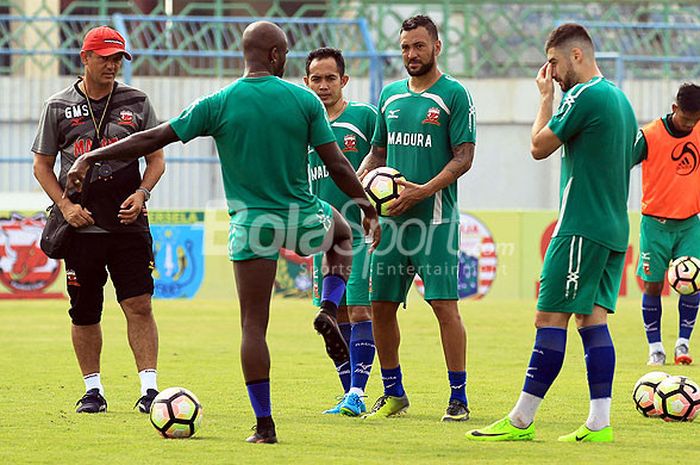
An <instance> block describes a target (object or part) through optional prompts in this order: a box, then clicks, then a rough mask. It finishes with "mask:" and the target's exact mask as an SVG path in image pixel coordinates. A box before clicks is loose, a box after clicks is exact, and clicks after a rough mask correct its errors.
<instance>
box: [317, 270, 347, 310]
mask: <svg viewBox="0 0 700 465" xmlns="http://www.w3.org/2000/svg"><path fill="white" fill-rule="evenodd" d="M343 295H345V280H344V279H343V278H341V277H340V276H338V275H335V274H329V275H326V276H324V277H323V283H322V289H321V308H322V309H323V310H324V311H326V312H328V313H329V314H330V315H331V316H333V318H336V317H337V313H338V306H339V305H340V301H341V300H342V298H343Z"/></svg>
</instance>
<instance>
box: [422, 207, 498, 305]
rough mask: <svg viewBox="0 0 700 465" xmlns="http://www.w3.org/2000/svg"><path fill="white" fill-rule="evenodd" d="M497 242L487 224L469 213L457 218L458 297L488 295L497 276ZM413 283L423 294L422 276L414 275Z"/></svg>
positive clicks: (478, 297)
mask: <svg viewBox="0 0 700 465" xmlns="http://www.w3.org/2000/svg"><path fill="white" fill-rule="evenodd" d="M497 265H498V258H497V257H496V243H495V242H494V240H493V236H491V232H490V231H489V230H488V228H487V227H486V225H484V223H482V222H481V221H480V220H478V219H477V218H476V217H474V216H472V215H468V214H466V213H462V214H461V215H460V218H459V275H458V277H459V278H458V281H457V289H458V291H459V298H460V299H466V298H473V299H480V298H482V297H484V296H485V295H486V294H488V292H489V290H491V286H493V282H494V280H495V279H496V267H497ZM414 284H415V286H416V288H417V289H418V292H419V293H420V294H421V295H423V294H424V292H425V286H424V284H423V279H422V278H421V277H420V276H419V275H416V277H415V279H414Z"/></svg>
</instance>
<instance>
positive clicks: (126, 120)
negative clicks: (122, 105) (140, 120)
mask: <svg viewBox="0 0 700 465" xmlns="http://www.w3.org/2000/svg"><path fill="white" fill-rule="evenodd" d="M117 124H120V125H122V126H131V127H136V123H134V113H133V112H132V111H130V110H122V111H120V112H119V121H118V122H117Z"/></svg>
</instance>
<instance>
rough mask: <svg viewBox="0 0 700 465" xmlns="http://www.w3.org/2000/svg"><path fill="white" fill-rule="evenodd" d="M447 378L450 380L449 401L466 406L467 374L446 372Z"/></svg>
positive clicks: (464, 372)
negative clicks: (455, 401)
mask: <svg viewBox="0 0 700 465" xmlns="http://www.w3.org/2000/svg"><path fill="white" fill-rule="evenodd" d="M447 377H448V379H449V380H450V389H451V391H452V393H451V394H450V400H458V401H460V402H462V403H464V404H467V372H466V371H448V372H447Z"/></svg>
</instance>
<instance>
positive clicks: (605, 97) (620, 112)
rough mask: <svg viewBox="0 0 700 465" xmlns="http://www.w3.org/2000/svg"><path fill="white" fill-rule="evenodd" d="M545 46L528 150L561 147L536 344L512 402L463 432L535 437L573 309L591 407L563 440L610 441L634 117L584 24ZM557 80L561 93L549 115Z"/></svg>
mask: <svg viewBox="0 0 700 465" xmlns="http://www.w3.org/2000/svg"><path fill="white" fill-rule="evenodd" d="M545 53H546V54H547V63H545V64H544V65H543V66H542V68H541V69H540V71H539V73H538V75H537V87H538V88H539V91H540V106H539V111H538V113H537V117H536V119H535V122H534V124H533V126H532V143H531V148H530V150H531V152H532V156H533V158H535V159H536V160H543V159H545V158H547V157H549V156H550V155H551V154H552V153H554V151H556V150H557V149H558V148H559V147H560V146H562V145H563V146H564V151H563V154H562V161H561V190H560V211H559V220H558V221H557V225H556V228H555V229H554V232H553V234H552V239H551V242H550V243H549V247H548V248H547V253H546V255H545V258H544V265H543V267H542V274H541V277H540V293H539V296H538V299H537V312H536V314H535V327H536V328H537V333H536V336H535V346H534V349H533V351H532V355H531V358H530V365H529V367H528V369H527V374H526V377H525V385H524V386H523V390H522V392H521V393H520V398H519V399H518V401H517V403H516V405H515V407H514V408H513V410H512V411H511V412H510V414H508V416H506V417H505V418H503V419H501V420H499V421H497V422H495V423H493V424H491V425H489V426H487V427H485V428H483V429H480V430H472V431H469V432H468V433H467V439H470V440H479V441H523V440H532V439H534V437H535V426H534V419H535V414H536V412H537V409H538V408H539V406H540V404H541V403H542V400H543V399H544V396H545V394H546V393H547V391H548V390H549V388H550V387H551V386H552V384H553V383H554V380H555V379H556V377H557V375H558V374H559V371H560V370H561V367H562V364H563V362H564V352H565V350H566V336H567V327H568V324H569V320H570V319H571V316H572V315H574V316H575V320H576V326H577V327H578V331H579V334H580V336H581V341H582V343H583V349H584V353H585V360H586V369H587V374H588V390H589V395H590V404H589V405H590V410H589V415H588V419H587V420H586V422H585V424H583V425H581V426H580V427H579V428H578V429H577V430H576V431H574V432H572V433H570V434H566V435H564V436H560V437H559V441H563V442H611V441H612V440H613V430H612V426H610V404H611V400H612V382H613V375H614V373H615V348H614V347H613V341H612V339H611V337H610V332H609V331H608V325H607V319H608V313H614V312H615V304H616V303H617V295H618V292H619V289H620V282H621V280H622V272H623V270H624V265H625V253H626V250H627V242H628V235H629V219H628V216H627V195H628V190H629V180H630V168H631V167H632V163H633V146H634V140H635V136H636V132H637V120H636V118H635V116H634V112H633V111H632V106H631V105H630V103H629V101H628V100H627V97H626V96H625V94H624V93H623V92H622V91H621V90H620V89H618V88H617V87H615V85H614V84H613V83H612V82H610V81H608V80H606V79H605V78H603V76H602V75H601V73H600V70H599V69H598V65H597V64H596V60H595V51H594V48H593V41H592V40H591V37H590V36H589V35H588V32H587V31H586V29H585V28H583V27H582V26H580V25H578V24H564V25H562V26H560V27H558V28H557V29H555V30H554V31H552V33H551V34H550V36H549V39H548V40H547V43H546V45H545ZM553 80H555V81H557V82H558V83H559V86H560V87H561V90H562V91H563V92H564V95H563V97H562V100H561V104H560V105H559V109H558V110H557V112H556V113H555V114H554V115H552V105H553V100H554V86H553V82H552V81H553Z"/></svg>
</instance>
